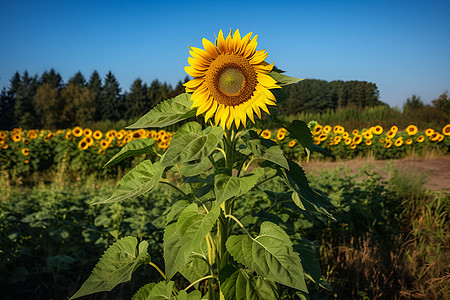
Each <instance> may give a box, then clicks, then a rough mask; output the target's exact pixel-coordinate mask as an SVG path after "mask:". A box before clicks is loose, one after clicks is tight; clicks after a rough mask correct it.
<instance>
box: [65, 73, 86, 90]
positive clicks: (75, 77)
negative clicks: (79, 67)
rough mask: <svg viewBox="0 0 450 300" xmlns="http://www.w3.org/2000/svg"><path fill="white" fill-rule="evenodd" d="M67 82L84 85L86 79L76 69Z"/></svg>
mask: <svg viewBox="0 0 450 300" xmlns="http://www.w3.org/2000/svg"><path fill="white" fill-rule="evenodd" d="M69 84H75V85H78V86H80V87H82V86H86V79H85V78H84V76H83V74H82V73H81V72H80V71H78V72H77V73H75V75H73V76H72V77H71V78H70V79H69Z"/></svg>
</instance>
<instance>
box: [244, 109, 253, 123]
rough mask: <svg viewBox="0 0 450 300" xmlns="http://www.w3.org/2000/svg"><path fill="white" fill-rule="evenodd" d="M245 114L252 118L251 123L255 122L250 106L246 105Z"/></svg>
mask: <svg viewBox="0 0 450 300" xmlns="http://www.w3.org/2000/svg"><path fill="white" fill-rule="evenodd" d="M245 110H246V114H247V116H248V118H249V119H250V120H252V122H253V124H255V119H254V118H253V109H252V107H251V106H247V107H246V109H245Z"/></svg>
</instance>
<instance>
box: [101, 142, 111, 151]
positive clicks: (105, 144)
mask: <svg viewBox="0 0 450 300" xmlns="http://www.w3.org/2000/svg"><path fill="white" fill-rule="evenodd" d="M109 144H110V142H109V141H107V140H102V141H101V142H100V147H101V148H102V149H106V148H108V147H109Z"/></svg>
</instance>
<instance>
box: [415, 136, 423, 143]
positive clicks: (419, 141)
mask: <svg viewBox="0 0 450 300" xmlns="http://www.w3.org/2000/svg"><path fill="white" fill-rule="evenodd" d="M424 140H425V138H424V137H423V135H419V136H418V137H417V142H418V143H422V142H423V141H424Z"/></svg>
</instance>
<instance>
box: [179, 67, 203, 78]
mask: <svg viewBox="0 0 450 300" xmlns="http://www.w3.org/2000/svg"><path fill="white" fill-rule="evenodd" d="M184 71H186V73H188V74H189V75H191V76H192V77H202V76H204V75H205V72H201V71H198V70H197V69H194V68H193V67H191V66H186V67H184Z"/></svg>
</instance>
